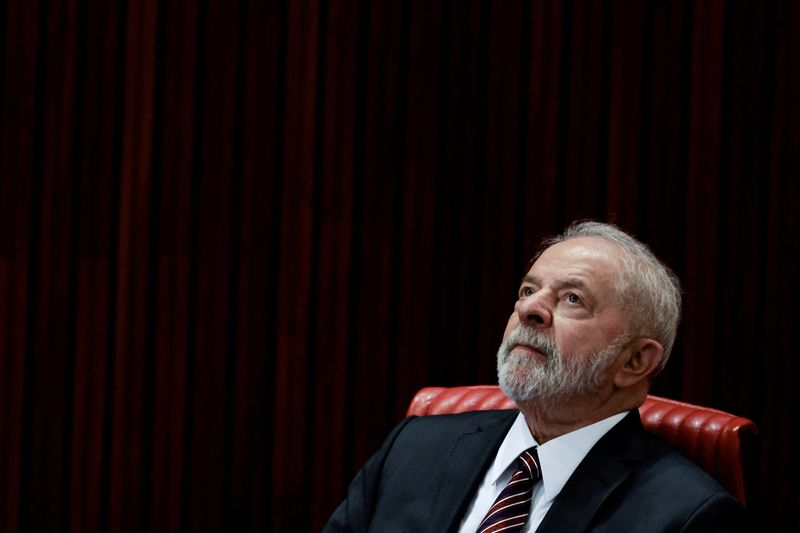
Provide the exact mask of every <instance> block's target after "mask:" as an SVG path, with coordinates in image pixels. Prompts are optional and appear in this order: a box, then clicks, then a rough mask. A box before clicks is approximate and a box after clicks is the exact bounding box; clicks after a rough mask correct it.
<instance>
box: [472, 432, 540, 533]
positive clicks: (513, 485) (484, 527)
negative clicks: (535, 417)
mask: <svg viewBox="0 0 800 533" xmlns="http://www.w3.org/2000/svg"><path fill="white" fill-rule="evenodd" d="M541 475H542V473H541V470H540V469H539V457H538V456H537V455H536V447H535V446H534V447H533V448H529V449H527V450H525V451H524V452H522V454H520V456H519V458H518V459H517V461H516V471H515V472H514V475H513V476H511V479H510V480H509V481H508V485H506V487H505V488H504V489H503V491H502V492H501V493H500V495H499V496H498V497H497V499H496V500H495V501H494V505H492V507H491V509H489V512H488V513H486V517H485V518H484V519H483V522H481V525H480V526H478V531H477V533H498V532H499V531H503V532H504V533H517V532H518V531H520V530H521V529H522V526H524V525H525V522H527V521H528V515H529V514H530V511H531V495H532V494H533V485H534V484H535V483H536V482H537V481H539V478H540V477H541Z"/></svg>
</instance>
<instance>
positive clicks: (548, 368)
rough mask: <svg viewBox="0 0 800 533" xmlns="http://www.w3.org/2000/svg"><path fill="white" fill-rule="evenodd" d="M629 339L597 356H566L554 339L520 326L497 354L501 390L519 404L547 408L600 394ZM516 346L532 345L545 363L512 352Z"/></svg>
mask: <svg viewBox="0 0 800 533" xmlns="http://www.w3.org/2000/svg"><path fill="white" fill-rule="evenodd" d="M625 337H626V336H624V335H623V336H621V337H618V338H617V339H615V340H614V341H612V342H611V344H609V345H608V346H607V347H606V348H604V349H603V350H600V351H598V352H595V353H593V354H588V355H579V354H569V355H568V356H566V357H565V356H564V355H563V354H562V353H561V352H559V350H558V348H557V347H556V345H555V342H554V341H553V340H552V339H550V338H548V337H546V336H545V335H543V334H542V333H540V332H539V331H537V330H536V329H534V328H532V327H530V326H526V325H523V324H520V325H519V326H517V328H516V329H515V330H514V331H512V332H511V334H510V335H509V336H508V337H507V338H506V339H505V340H504V341H503V343H502V344H501V345H500V349H499V350H498V351H497V377H498V380H499V382H500V388H501V389H503V392H504V393H505V394H506V396H508V397H509V398H511V399H512V400H514V401H515V402H517V403H519V402H523V401H530V400H533V401H535V402H536V403H538V404H540V405H542V406H543V407H548V406H553V405H554V404H557V403H558V402H559V401H560V400H563V399H566V398H571V397H576V396H578V397H580V396H584V397H586V396H591V395H594V394H597V393H598V392H600V389H602V388H603V387H604V386H605V385H606V384H607V383H608V379H609V377H608V375H607V374H606V373H605V371H606V370H607V369H608V367H610V366H611V365H612V364H613V362H614V360H615V359H616V358H617V356H618V355H619V353H620V351H621V350H622V347H623V346H624V345H625V343H626V342H627V339H626V338H625ZM516 344H523V345H527V346H531V347H532V348H533V349H535V350H536V351H538V352H540V353H542V354H543V355H544V356H545V357H546V360H545V361H541V360H540V359H539V357H537V356H535V355H531V354H529V353H519V352H517V353H512V352H511V348H512V347H513V346H514V345H516Z"/></svg>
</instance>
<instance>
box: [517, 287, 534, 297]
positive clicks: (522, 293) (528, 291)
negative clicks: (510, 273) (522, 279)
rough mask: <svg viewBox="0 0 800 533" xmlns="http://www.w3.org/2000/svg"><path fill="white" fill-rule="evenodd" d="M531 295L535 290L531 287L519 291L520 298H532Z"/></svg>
mask: <svg viewBox="0 0 800 533" xmlns="http://www.w3.org/2000/svg"><path fill="white" fill-rule="evenodd" d="M531 294H533V289H531V288H530V287H522V288H521V289H520V290H519V297H520V298H524V297H525V296H530V295H531Z"/></svg>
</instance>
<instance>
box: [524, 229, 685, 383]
mask: <svg viewBox="0 0 800 533" xmlns="http://www.w3.org/2000/svg"><path fill="white" fill-rule="evenodd" d="M579 237H595V238H598V239H603V240H605V241H608V242H611V243H613V244H615V245H617V246H619V247H620V248H621V249H622V251H623V254H622V269H623V270H622V272H620V275H619V281H618V283H617V287H616V291H617V295H618V296H619V297H620V299H621V300H622V302H623V305H625V310H626V312H627V315H628V317H629V319H630V325H629V336H646V337H650V338H652V339H654V340H656V341H658V342H659V343H661V345H662V346H663V347H664V358H663V359H662V360H661V363H660V364H659V366H658V367H657V368H656V370H655V372H653V375H655V374H658V373H659V372H661V370H662V369H663V368H664V365H666V364H667V359H669V354H670V352H672V346H673V345H674V344H675V334H676V332H677V330H678V324H679V323H680V317H681V282H680V280H679V279H678V277H677V276H676V275H675V273H674V272H672V270H671V269H670V268H669V267H668V266H667V265H665V264H664V263H662V262H661V261H660V260H659V259H658V258H657V257H656V256H655V254H653V252H652V251H650V248H648V247H647V245H645V244H644V243H642V242H640V241H638V240H636V239H635V238H634V237H633V236H631V235H629V234H628V233H625V232H624V231H622V230H621V229H620V228H618V227H617V226H615V225H613V224H605V223H602V222H595V221H592V220H586V221H578V222H574V223H573V224H571V225H570V226H569V227H568V228H567V229H566V230H565V231H564V233H562V234H560V235H557V236H555V237H552V238H549V239H546V240H545V241H543V242H542V245H541V247H540V248H539V252H538V253H537V254H536V257H534V259H533V261H535V260H536V259H538V257H539V256H540V255H541V254H542V253H543V252H544V251H545V250H546V249H547V248H549V247H551V246H553V245H554V244H558V243H560V242H563V241H567V240H570V239H576V238H579ZM629 338H630V337H629Z"/></svg>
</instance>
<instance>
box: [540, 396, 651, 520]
mask: <svg viewBox="0 0 800 533" xmlns="http://www.w3.org/2000/svg"><path fill="white" fill-rule="evenodd" d="M643 432H644V429H643V428H642V423H641V420H640V419H639V413H638V411H631V412H630V413H628V416H626V417H625V418H624V419H622V420H621V421H620V422H619V423H618V424H617V425H616V426H614V427H613V428H612V429H611V430H610V431H609V432H608V433H606V435H605V436H603V438H602V439H600V440H599V441H598V442H597V444H596V445H595V446H594V447H593V448H592V449H591V450H590V451H589V453H588V454H587V455H586V457H585V458H584V460H583V461H581V464H580V465H578V468H576V469H575V472H574V473H573V474H572V476H571V477H570V478H569V481H567V484H566V485H564V488H563V489H562V491H561V493H560V494H559V495H558V496H557V497H556V499H555V501H554V502H553V505H552V507H550V510H549V511H548V512H547V515H545V517H544V520H543V521H542V523H541V525H540V526H539V528H538V529H537V530H536V531H537V533H549V532H559V531H585V530H586V529H587V528H588V527H589V524H590V523H591V521H592V519H593V518H594V516H595V514H597V511H598V510H599V509H600V506H601V505H602V504H603V502H604V501H605V500H606V498H608V497H609V495H611V493H612V492H614V490H615V489H616V488H617V487H618V486H619V484H620V483H622V482H623V481H624V480H625V479H626V478H627V477H628V476H629V475H630V474H631V472H632V471H633V468H634V466H635V465H636V464H637V463H638V462H640V461H641V460H642V450H641V445H640V443H641V439H637V438H636V435H637V433H643Z"/></svg>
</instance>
